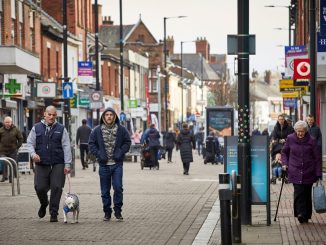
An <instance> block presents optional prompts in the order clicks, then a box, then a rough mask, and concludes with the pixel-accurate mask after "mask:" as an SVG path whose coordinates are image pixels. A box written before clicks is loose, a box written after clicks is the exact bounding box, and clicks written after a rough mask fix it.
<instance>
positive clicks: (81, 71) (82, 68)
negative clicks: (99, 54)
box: [78, 61, 93, 84]
mask: <svg viewBox="0 0 326 245" xmlns="http://www.w3.org/2000/svg"><path fill="white" fill-rule="evenodd" d="M78 83H82V84H92V83H93V63H92V62H91V61H78Z"/></svg>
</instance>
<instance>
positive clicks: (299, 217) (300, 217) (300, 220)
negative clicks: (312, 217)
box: [298, 214, 308, 224]
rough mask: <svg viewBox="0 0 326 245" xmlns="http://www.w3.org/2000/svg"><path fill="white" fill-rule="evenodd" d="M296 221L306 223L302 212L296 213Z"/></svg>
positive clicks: (306, 220)
mask: <svg viewBox="0 0 326 245" xmlns="http://www.w3.org/2000/svg"><path fill="white" fill-rule="evenodd" d="M298 221H299V222H300V224H302V223H308V219H307V218H306V217H304V216H303V215H302V214H298Z"/></svg>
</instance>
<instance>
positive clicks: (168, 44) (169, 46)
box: [166, 36, 174, 56]
mask: <svg viewBox="0 0 326 245" xmlns="http://www.w3.org/2000/svg"><path fill="white" fill-rule="evenodd" d="M166 50H167V56H170V55H171V54H174V39H173V36H171V37H169V36H168V37H167V38H166Z"/></svg>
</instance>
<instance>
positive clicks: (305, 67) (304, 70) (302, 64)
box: [293, 59, 310, 80]
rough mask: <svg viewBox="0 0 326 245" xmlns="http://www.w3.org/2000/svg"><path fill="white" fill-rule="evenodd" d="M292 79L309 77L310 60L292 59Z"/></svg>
mask: <svg viewBox="0 0 326 245" xmlns="http://www.w3.org/2000/svg"><path fill="white" fill-rule="evenodd" d="M293 70H294V72H293V79H294V80H297V79H310V60H309V59H294V69H293Z"/></svg>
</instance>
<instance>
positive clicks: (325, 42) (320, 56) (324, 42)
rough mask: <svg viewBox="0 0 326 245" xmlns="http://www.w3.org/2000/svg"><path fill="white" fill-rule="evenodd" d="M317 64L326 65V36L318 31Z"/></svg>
mask: <svg viewBox="0 0 326 245" xmlns="http://www.w3.org/2000/svg"><path fill="white" fill-rule="evenodd" d="M317 65H326V36H324V37H323V36H322V35H321V34H320V33H319V32H317Z"/></svg>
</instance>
